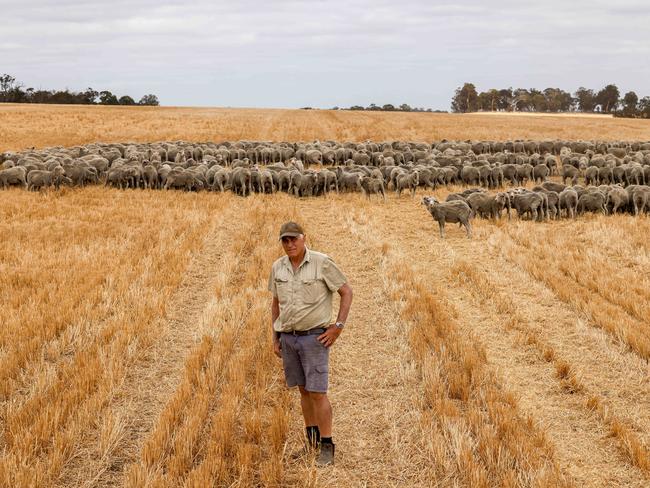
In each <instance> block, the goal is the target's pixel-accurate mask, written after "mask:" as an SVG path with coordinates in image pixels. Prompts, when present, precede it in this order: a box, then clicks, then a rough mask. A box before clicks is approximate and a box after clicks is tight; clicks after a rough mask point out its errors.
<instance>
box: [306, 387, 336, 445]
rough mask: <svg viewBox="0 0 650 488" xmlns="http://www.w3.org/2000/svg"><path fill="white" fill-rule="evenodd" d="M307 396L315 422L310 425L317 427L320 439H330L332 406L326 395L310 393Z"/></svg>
mask: <svg viewBox="0 0 650 488" xmlns="http://www.w3.org/2000/svg"><path fill="white" fill-rule="evenodd" d="M309 396H310V398H311V403H312V411H313V412H314V415H315V420H316V423H315V424H311V425H318V429H319V430H320V435H321V437H332V405H331V404H330V401H329V398H327V393H315V392H311V393H310V394H309Z"/></svg>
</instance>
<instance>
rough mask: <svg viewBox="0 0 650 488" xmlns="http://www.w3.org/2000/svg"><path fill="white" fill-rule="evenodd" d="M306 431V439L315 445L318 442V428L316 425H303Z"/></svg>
mask: <svg viewBox="0 0 650 488" xmlns="http://www.w3.org/2000/svg"><path fill="white" fill-rule="evenodd" d="M305 431H306V432H307V441H308V442H309V443H310V444H311V445H312V446H316V445H317V444H318V443H319V442H320V430H319V429H318V425H308V426H307V427H305Z"/></svg>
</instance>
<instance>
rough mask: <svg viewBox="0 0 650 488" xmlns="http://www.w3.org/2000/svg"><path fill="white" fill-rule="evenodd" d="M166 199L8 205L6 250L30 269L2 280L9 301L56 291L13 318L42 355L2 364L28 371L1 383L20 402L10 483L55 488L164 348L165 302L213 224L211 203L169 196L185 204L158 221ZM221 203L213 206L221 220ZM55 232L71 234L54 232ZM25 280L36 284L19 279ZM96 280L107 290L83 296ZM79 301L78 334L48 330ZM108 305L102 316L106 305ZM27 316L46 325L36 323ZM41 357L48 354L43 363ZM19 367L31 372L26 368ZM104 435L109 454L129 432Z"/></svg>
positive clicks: (52, 198)
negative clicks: (151, 349) (125, 383)
mask: <svg viewBox="0 0 650 488" xmlns="http://www.w3.org/2000/svg"><path fill="white" fill-rule="evenodd" d="M109 194H111V196H115V197H117V198H115V199H114V200H113V206H112V207H107V206H106V203H105V202H106V201H107V196H108V195H109ZM157 198H159V195H153V194H152V193H151V192H129V193H124V194H119V195H115V194H113V193H112V192H109V191H107V190H105V189H103V188H97V187H95V188H87V189H84V190H80V191H77V192H66V193H65V194H57V195H51V194H46V195H34V194H25V195H24V196H23V195H20V196H18V195H17V196H16V199H15V200H13V201H11V202H9V201H4V200H3V202H2V204H1V205H0V208H2V211H3V212H4V213H5V215H7V214H8V216H9V218H8V219H7V220H3V225H9V226H10V228H11V229H12V232H8V233H7V234H6V235H7V239H6V243H7V247H6V248H5V251H6V250H9V251H10V256H11V258H12V259H13V260H15V261H17V262H18V263H19V265H20V266H19V267H17V268H15V269H13V270H11V271H10V272H8V273H3V279H5V280H6V281H5V283H4V285H5V286H3V292H8V293H9V294H11V293H12V292H15V293H16V294H18V295H21V294H25V293H26V290H25V289H24V287H25V286H27V287H29V288H30V290H29V292H30V293H33V292H34V291H35V290H34V287H37V288H36V289H37V290H43V289H44V290H46V293H44V294H43V295H41V297H40V298H41V300H39V301H36V300H33V299H32V300H25V301H24V302H22V303H20V304H18V306H19V307H20V308H19V310H18V313H12V314H11V315H10V317H11V318H12V319H13V320H16V319H18V320H19V321H18V322H12V323H13V324H16V326H20V324H21V322H20V320H22V321H23V322H22V325H23V327H24V328H25V329H27V330H28V331H29V330H30V328H32V329H31V330H32V336H33V337H31V338H30V340H31V341H32V344H34V346H32V347H33V349H32V350H31V351H32V352H31V353H30V354H29V355H27V356H23V355H20V350H19V349H18V348H14V346H15V345H17V344H18V343H19V342H17V343H16V344H14V343H11V342H10V341H8V342H7V343H9V344H11V347H12V348H9V349H8V351H7V350H5V351H4V352H5V353H6V354H5V355H4V356H3V358H2V359H3V365H6V366H7V367H6V368H3V371H4V372H5V374H9V375H12V374H13V373H12V372H15V371H21V376H14V377H13V381H11V382H4V383H3V386H5V387H7V383H9V388H10V389H6V390H5V395H9V394H11V397H10V398H11V400H10V401H7V402H4V403H3V405H2V410H3V412H2V414H3V418H4V420H5V422H4V425H3V440H4V442H5V449H4V451H3V454H2V456H1V457H0V473H1V474H2V480H3V482H4V483H5V484H7V485H9V486H17V485H25V486H26V485H30V484H34V483H35V484H39V485H48V484H50V483H51V482H52V481H53V480H55V479H56V478H57V476H58V475H59V473H60V470H61V469H62V467H63V465H64V464H65V463H67V462H68V461H69V460H70V459H71V458H72V457H74V456H75V449H76V445H77V440H78V439H80V438H82V437H83V436H84V435H85V433H86V432H87V431H88V430H89V429H88V427H90V426H91V425H93V424H94V423H95V422H96V420H97V414H98V412H100V411H101V410H102V408H103V407H104V406H105V405H106V402H107V401H108V400H109V399H110V398H111V395H112V393H113V392H114V391H115V388H117V387H118V386H119V384H120V383H121V381H122V379H123V378H124V375H125V372H126V370H127V369H128V367H129V365H130V364H132V363H133V361H135V360H136V359H137V357H138V355H139V354H140V353H139V351H142V350H143V349H144V348H146V347H147V344H148V343H150V341H151V340H152V339H153V338H154V336H155V330H153V328H152V327H151V325H152V324H154V323H155V320H156V319H157V317H158V314H160V313H161V311H162V312H164V302H165V299H166V298H167V297H168V296H169V294H170V293H171V291H172V290H173V289H174V287H175V286H176V284H177V283H178V280H179V276H180V273H181V271H182V269H183V267H184V265H185V263H186V261H187V257H188V256H189V255H191V252H193V250H194V249H195V248H196V243H197V242H200V241H201V239H200V236H201V235H202V233H203V232H204V230H203V227H204V224H205V221H206V218H207V217H206V216H205V214H204V213H203V212H200V213H194V214H193V213H192V209H193V208H194V207H195V205H194V202H195V200H196V199H197V198H201V197H197V196H189V195H182V194H176V195H168V196H167V198H168V199H170V200H171V201H173V202H175V204H173V205H170V206H169V207H166V208H164V209H158V212H157V213H156V214H155V215H151V214H150V213H149V212H148V208H149V205H150V202H151V200H152V199H157ZM40 199H46V200H48V199H49V203H50V205H49V206H48V207H45V206H43V205H42V202H40ZM21 200H22V201H21ZM16 201H18V202H20V203H22V204H23V207H22V208H21V209H17V208H16V207H14V206H15V205H16ZM217 201H218V199H213V200H212V201H211V202H210V201H206V202H205V205H206V207H207V208H213V209H216V208H218V206H215V203H216V202H217ZM109 214H110V215H111V216H114V217H117V219H118V220H117V222H111V220H110V218H108V219H107V218H106V216H107V215H109ZM180 216H183V217H184V221H183V223H182V224H180V225H179V226H177V227H176V228H175V229H173V230H172V231H171V232H170V231H169V229H166V228H165V225H164V222H165V220H166V219H169V218H171V219H175V218H179V217H180ZM48 223H52V224H53V225H56V226H57V227H59V228H60V229H61V231H59V232H55V233H51V227H50V225H48ZM138 231H142V233H140V232H138ZM34 236H35V237H36V240H34ZM27 241H29V244H28V245H27V244H25V243H26V242H27ZM116 241H117V242H118V243H119V244H118V245H115V242H116ZM89 249H92V252H93V254H92V256H94V257H95V259H85V260H82V259H76V258H77V257H78V256H79V255H80V256H88V255H90V254H89V252H88V250H89ZM75 259H76V260H77V262H76V263H75ZM66 261H67V263H70V264H67V263H66ZM64 263H66V264H64ZM72 263H75V264H72ZM24 270H28V272H29V273H30V275H31V280H29V281H27V282H25V281H24V280H15V279H12V276H13V275H14V274H19V273H21V272H24ZM59 270H60V272H58V271H59ZM87 276H91V277H92V279H93V280H95V281H94V283H97V284H98V283H104V285H105V288H104V290H103V291H102V292H101V293H97V292H96V290H93V289H91V290H86V289H84V288H82V287H79V284H80V283H84V277H87ZM86 284H88V280H86ZM87 291H89V293H87ZM70 295H72V296H74V297H75V300H76V303H78V304H79V307H77V308H73V309H72V311H71V312H70V311H66V312H67V313H69V314H71V315H72V316H75V315H76V316H75V319H76V320H77V321H78V323H79V326H75V327H73V329H74V330H75V333H74V334H71V335H70V336H68V338H67V339H66V337H65V334H66V330H68V327H69V326H70V325H71V324H70V323H68V322H67V321H66V320H63V321H61V322H59V323H58V324H59V325H58V326H57V327H59V329H54V330H53V329H48V328H47V327H42V326H39V324H44V325H47V323H48V322H47V317H50V316H54V317H56V316H57V312H58V311H59V310H60V307H67V306H69V305H70V304H71V302H69V301H67V300H66V299H65V298H66V297H68V296H70ZM98 297H99V298H101V299H102V302H100V304H101V303H103V305H102V306H98V304H97V300H98ZM107 311H110V313H107ZM28 317H43V318H44V319H43V321H41V322H39V321H35V322H31V321H29V320H28ZM68 317H70V315H68ZM69 320H71V317H70V319H69ZM72 325H74V324H72ZM3 332H5V333H6V332H7V331H6V330H3ZM3 337H5V339H6V338H7V336H3ZM62 337H63V338H64V339H66V341H65V342H61V338H62ZM35 339H37V340H36V341H35ZM68 340H69V342H68ZM39 341H40V342H39ZM57 341H58V344H57ZM39 350H40V351H45V353H44V354H38V352H39ZM16 362H18V363H19V364H21V365H22V366H20V369H18V368H17V367H16V364H15V363H16ZM40 365H47V366H46V367H45V368H43V367H42V366H40ZM43 369H46V370H47V371H49V373H47V376H46V377H44V376H43V375H42V374H41V370H43ZM9 377H10V378H11V376H9ZM31 377H35V379H36V380H37V381H36V382H35V383H33V386H32V387H31V388H29V389H24V388H22V387H21V385H22V384H25V385H27V384H29V383H28V382H29V381H30V378H31ZM19 387H20V389H19ZM103 430H104V432H105V433H106V434H107V435H109V438H108V439H106V438H104V440H103V441H102V442H104V443H105V444H106V445H107V446H109V447H107V448H110V445H111V444H112V443H113V441H112V440H111V439H110V436H111V435H112V434H111V432H118V433H119V430H120V429H119V428H115V429H113V428H108V427H106V428H104V429H103Z"/></svg>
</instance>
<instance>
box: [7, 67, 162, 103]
mask: <svg viewBox="0 0 650 488" xmlns="http://www.w3.org/2000/svg"><path fill="white" fill-rule="evenodd" d="M0 102H5V103H65V104H78V105H96V104H99V105H150V106H157V105H160V102H159V101H158V97H157V96H156V95H154V94H151V93H150V94H148V95H144V96H143V97H142V98H140V100H139V101H138V102H136V101H135V100H134V99H133V97H131V96H129V95H122V96H121V97H119V98H118V97H117V95H114V94H113V93H111V92H110V91H108V90H103V91H97V90H93V89H92V88H87V89H86V90H85V91H81V92H74V91H70V90H68V89H65V90H41V89H38V90H36V89H34V88H24V85H23V84H22V83H18V82H16V79H15V78H14V77H13V76H11V75H8V74H3V75H2V76H0Z"/></svg>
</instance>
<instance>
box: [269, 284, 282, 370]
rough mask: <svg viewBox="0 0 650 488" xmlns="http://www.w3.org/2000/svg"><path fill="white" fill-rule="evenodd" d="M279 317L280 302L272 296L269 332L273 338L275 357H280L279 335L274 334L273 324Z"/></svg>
mask: <svg viewBox="0 0 650 488" xmlns="http://www.w3.org/2000/svg"><path fill="white" fill-rule="evenodd" d="M279 316H280V302H278V297H276V296H273V300H271V332H272V338H273V352H274V353H275V355H276V356H278V357H282V353H281V352H280V333H279V332H276V331H275V329H274V328H273V324H274V323H275V321H276V320H277V318H278V317H279Z"/></svg>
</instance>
